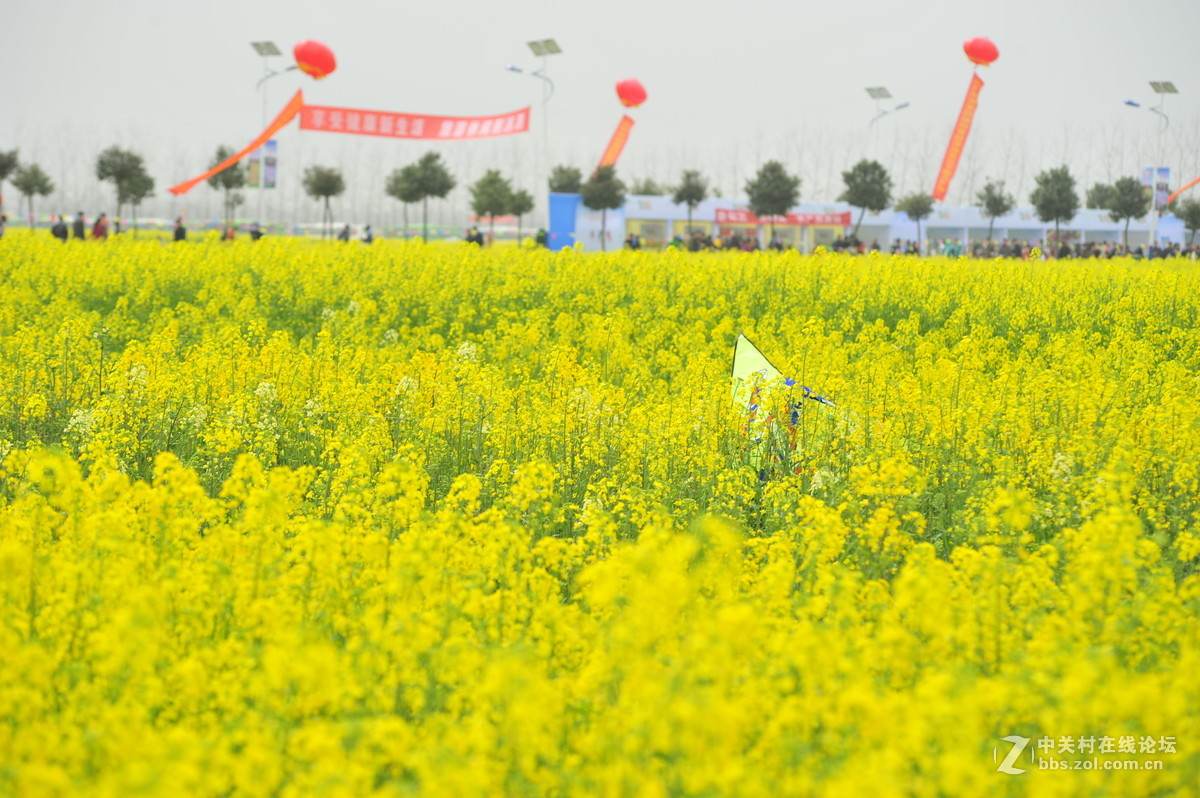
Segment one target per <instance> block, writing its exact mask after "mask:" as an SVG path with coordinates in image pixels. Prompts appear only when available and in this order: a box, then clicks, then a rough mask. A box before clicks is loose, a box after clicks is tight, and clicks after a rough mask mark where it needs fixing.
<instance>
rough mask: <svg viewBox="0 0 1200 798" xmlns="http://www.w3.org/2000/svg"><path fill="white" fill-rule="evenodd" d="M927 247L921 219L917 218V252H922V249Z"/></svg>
mask: <svg viewBox="0 0 1200 798" xmlns="http://www.w3.org/2000/svg"><path fill="white" fill-rule="evenodd" d="M924 248H925V242H924V241H923V240H922V239H921V220H920V219H917V254H918V255H920V254H921V250H923V249H924Z"/></svg>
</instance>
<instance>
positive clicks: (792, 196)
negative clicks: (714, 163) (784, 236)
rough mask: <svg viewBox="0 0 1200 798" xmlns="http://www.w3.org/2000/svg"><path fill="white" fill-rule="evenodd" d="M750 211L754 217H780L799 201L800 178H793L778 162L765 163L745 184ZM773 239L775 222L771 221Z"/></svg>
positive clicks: (773, 236) (772, 236)
mask: <svg viewBox="0 0 1200 798" xmlns="http://www.w3.org/2000/svg"><path fill="white" fill-rule="evenodd" d="M746 196H747V197H749V198H750V210H751V211H753V212H754V214H755V215H756V216H782V215H784V214H785V213H787V212H788V211H789V210H791V208H792V206H793V205H795V204H796V203H797V202H799V201H800V178H798V177H793V176H792V175H789V174H788V173H787V170H786V169H784V168H783V164H781V163H780V162H779V161H767V162H766V163H765V164H763V165H762V167H761V168H760V169H759V170H758V174H757V175H755V176H754V179H753V180H749V181H747V182H746ZM771 238H775V220H774V219H772V220H771Z"/></svg>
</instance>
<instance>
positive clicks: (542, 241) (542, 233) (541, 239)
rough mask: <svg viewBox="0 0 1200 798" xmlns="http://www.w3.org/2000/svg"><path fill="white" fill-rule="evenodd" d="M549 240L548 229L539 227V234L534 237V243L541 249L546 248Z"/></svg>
mask: <svg viewBox="0 0 1200 798" xmlns="http://www.w3.org/2000/svg"><path fill="white" fill-rule="evenodd" d="M547 238H548V236H547V235H546V229H545V228H543V227H539V228H538V231H537V234H536V235H534V237H533V243H535V244H537V245H538V246H539V247H544V246H546V240H547Z"/></svg>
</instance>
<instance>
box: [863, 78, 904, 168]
mask: <svg viewBox="0 0 1200 798" xmlns="http://www.w3.org/2000/svg"><path fill="white" fill-rule="evenodd" d="M867 95H868V96H869V97H870V98H871V99H872V100H874V101H875V112H876V113H875V116H873V117H872V118H871V121H870V122H868V123H867V130H870V129H872V128H874V129H875V150H876V152H877V153H878V151H879V128H877V127H875V123H876V122H878V121H879V120H880V119H882V118H883V117H885V116H887V115H888V114H890V113H892V112H893V111H903V110H904V109H905V108H907V107H908V105H909V104H908V102H902V103H899V104H897V105H896V106H894V107H892V108H882V107H880V100H890V99H892V93H891V92H890V91H888V90H887V89H886V88H885V87H883V86H867ZM880 158H882V156H880Z"/></svg>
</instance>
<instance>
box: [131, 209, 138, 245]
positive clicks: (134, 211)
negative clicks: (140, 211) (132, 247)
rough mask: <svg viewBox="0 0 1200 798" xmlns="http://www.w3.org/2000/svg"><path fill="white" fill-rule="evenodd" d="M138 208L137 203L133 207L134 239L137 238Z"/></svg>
mask: <svg viewBox="0 0 1200 798" xmlns="http://www.w3.org/2000/svg"><path fill="white" fill-rule="evenodd" d="M137 206H138V204H137V203H136V202H135V203H133V206H132V207H133V237H134V239H136V238H137Z"/></svg>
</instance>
